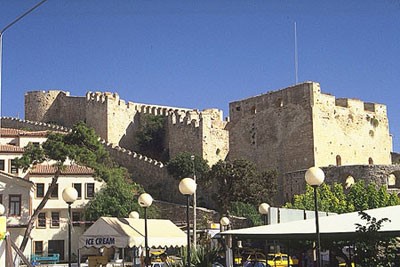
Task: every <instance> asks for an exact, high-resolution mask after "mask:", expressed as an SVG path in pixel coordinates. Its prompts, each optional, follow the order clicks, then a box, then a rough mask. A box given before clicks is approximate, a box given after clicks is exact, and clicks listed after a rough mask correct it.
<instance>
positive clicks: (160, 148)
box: [136, 114, 168, 161]
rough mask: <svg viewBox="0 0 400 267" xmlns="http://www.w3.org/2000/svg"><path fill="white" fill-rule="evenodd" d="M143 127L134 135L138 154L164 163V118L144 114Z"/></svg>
mask: <svg viewBox="0 0 400 267" xmlns="http://www.w3.org/2000/svg"><path fill="white" fill-rule="evenodd" d="M143 116H144V119H143V126H142V128H141V130H140V131H139V132H138V133H137V135H136V141H137V144H138V149H137V150H138V152H139V153H142V154H144V155H147V156H149V157H151V158H153V159H157V160H161V161H166V160H167V159H168V155H167V153H166V151H165V117H164V116H159V115H158V116H156V115H152V114H144V115H143Z"/></svg>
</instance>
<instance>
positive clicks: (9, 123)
mask: <svg viewBox="0 0 400 267" xmlns="http://www.w3.org/2000/svg"><path fill="white" fill-rule="evenodd" d="M1 127H3V128H14V129H27V130H32V131H47V130H48V131H56V132H70V131H71V129H70V128H67V127H64V126H60V125H55V124H50V123H45V122H40V121H30V120H22V119H19V118H14V117H1Z"/></svg>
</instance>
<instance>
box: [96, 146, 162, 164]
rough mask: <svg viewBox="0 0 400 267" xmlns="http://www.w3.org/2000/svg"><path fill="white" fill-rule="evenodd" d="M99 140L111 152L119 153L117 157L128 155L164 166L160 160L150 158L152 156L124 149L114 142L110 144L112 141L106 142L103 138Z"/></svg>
mask: <svg viewBox="0 0 400 267" xmlns="http://www.w3.org/2000/svg"><path fill="white" fill-rule="evenodd" d="M100 142H101V143H102V144H103V145H104V146H105V147H106V148H107V149H108V150H110V149H112V150H114V152H113V154H115V153H116V152H117V153H119V154H120V156H119V157H118V158H120V157H130V158H133V159H136V160H140V161H142V162H144V163H148V164H151V165H154V166H156V167H159V168H164V164H163V163H162V162H161V161H157V160H155V159H152V158H149V157H147V156H145V155H142V154H139V153H136V152H134V151H131V150H128V149H125V148H123V147H120V146H118V145H115V144H112V143H108V142H107V141H106V140H104V139H101V140H100Z"/></svg>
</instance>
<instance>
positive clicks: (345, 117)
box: [313, 93, 392, 166]
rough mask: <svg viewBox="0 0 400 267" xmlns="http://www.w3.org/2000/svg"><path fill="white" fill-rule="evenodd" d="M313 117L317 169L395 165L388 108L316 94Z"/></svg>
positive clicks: (356, 100)
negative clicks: (393, 162) (330, 166)
mask: <svg viewBox="0 0 400 267" xmlns="http://www.w3.org/2000/svg"><path fill="white" fill-rule="evenodd" d="M313 114H314V115H313V121H314V140H315V155H316V165H317V166H328V165H353V164H371V163H373V164H390V163H391V158H390V152H391V151H392V138H391V136H390V134H389V123H388V119H387V114H386V106H385V105H381V104H375V103H365V102H363V101H361V100H358V99H348V98H335V97H334V96H331V95H327V94H321V93H316V94H315V95H314V103H313Z"/></svg>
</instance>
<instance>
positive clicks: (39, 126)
mask: <svg viewBox="0 0 400 267" xmlns="http://www.w3.org/2000/svg"><path fill="white" fill-rule="evenodd" d="M1 126H2V127H3V128H13V129H27V130H31V131H56V132H65V133H68V132H71V131H72V129H71V128H68V127H64V126H59V125H54V124H49V123H44V122H39V121H29V120H22V119H19V118H13V117H2V118H1ZM100 143H102V144H103V145H104V146H105V147H106V148H107V149H108V150H110V149H112V150H114V151H115V152H117V153H120V154H121V155H126V156H129V157H132V158H134V159H136V160H140V161H142V162H144V163H148V164H151V165H154V166H157V167H159V168H163V167H164V164H163V163H162V162H160V161H157V160H154V159H152V158H149V157H147V156H144V155H141V154H139V153H136V152H134V151H130V150H128V149H125V148H122V147H119V146H118V145H115V144H112V143H108V142H107V141H106V140H104V139H100ZM115 152H114V154H115ZM118 163H119V164H121V165H122V163H123V162H118Z"/></svg>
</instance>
